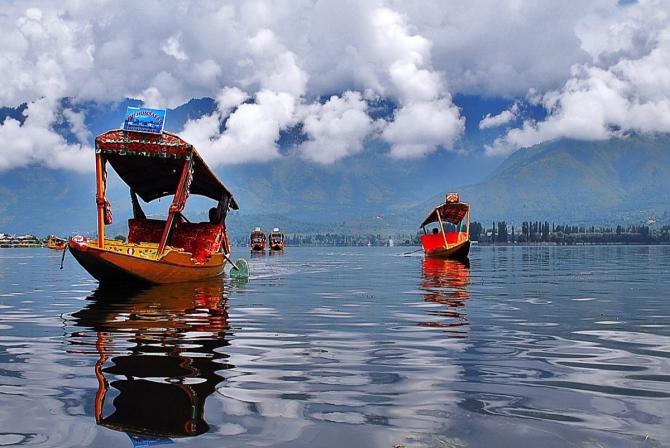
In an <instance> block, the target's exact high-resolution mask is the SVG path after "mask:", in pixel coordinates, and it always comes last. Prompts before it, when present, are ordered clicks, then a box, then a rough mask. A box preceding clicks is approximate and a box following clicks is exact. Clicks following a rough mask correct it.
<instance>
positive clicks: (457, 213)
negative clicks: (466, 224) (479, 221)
mask: <svg viewBox="0 0 670 448" xmlns="http://www.w3.org/2000/svg"><path fill="white" fill-rule="evenodd" d="M469 208H470V206H469V205H468V204H466V203H465V202H445V203H444V204H442V205H438V206H437V207H435V208H434V209H433V211H432V212H430V213H429V214H428V216H427V217H426V219H424V220H423V222H422V223H421V225H420V226H419V227H424V226H426V225H428V224H430V223H432V222H437V221H439V219H438V218H437V214H438V213H439V214H440V218H441V219H442V221H446V222H450V223H452V224H454V225H455V224H458V223H459V222H461V221H463V218H465V215H467V213H468V209H469Z"/></svg>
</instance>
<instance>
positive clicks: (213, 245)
mask: <svg viewBox="0 0 670 448" xmlns="http://www.w3.org/2000/svg"><path fill="white" fill-rule="evenodd" d="M95 151H96V154H95V161H96V183H97V194H96V203H97V208H98V236H97V238H96V239H95V240H87V239H85V238H83V237H74V238H72V239H71V240H70V243H69V249H70V252H72V255H73V256H74V258H75V259H76V260H77V261H78V262H79V263H80V264H81V265H82V266H83V267H84V269H86V270H87V271H88V272H89V274H91V275H92V276H93V277H95V278H96V279H98V280H99V281H100V282H114V283H119V282H122V283H123V282H140V283H150V284H156V283H176V282H185V281H192V280H202V279H205V278H212V277H217V276H219V275H221V274H222V273H223V271H224V265H225V263H226V260H230V257H229V254H230V243H229V240H228V234H227V232H226V215H227V213H228V210H229V209H234V210H237V208H238V205H237V202H235V199H234V198H233V196H232V194H231V193H230V191H229V190H228V189H227V188H226V187H225V186H224V185H223V184H222V183H221V181H220V180H219V178H218V177H217V176H216V174H215V173H214V172H213V171H212V170H211V169H210V168H209V167H208V166H207V164H206V163H205V161H204V160H203V158H202V157H201V156H200V154H198V152H197V151H196V149H195V148H194V147H193V145H191V144H189V143H187V142H185V141H184V140H182V139H181V138H179V137H178V136H176V135H174V134H171V133H169V132H163V133H161V134H158V135H153V134H142V133H139V132H131V131H124V130H120V129H119V130H113V131H108V132H105V133H103V134H101V135H99V136H98V137H97V138H96V139H95ZM107 163H109V165H111V167H112V168H113V169H114V171H116V173H117V174H118V176H119V177H120V178H121V180H123V181H124V182H125V183H126V184H127V185H128V186H129V187H130V192H131V200H132V205H133V218H132V219H129V220H128V228H129V233H128V240H127V241H126V242H124V241H116V240H112V239H106V238H105V225H107V224H111V222H112V213H111V206H110V204H109V202H108V201H107V198H106V197H105V190H106V187H107V169H106V165H107ZM190 194H192V195H200V196H205V197H207V198H209V199H212V200H214V201H216V204H217V205H216V206H215V207H212V208H211V209H210V210H209V221H208V222H198V223H195V222H190V221H188V219H186V217H185V216H184V215H183V211H184V207H185V206H186V201H187V200H188V197H189V195H190ZM138 196H139V197H140V198H142V199H143V200H144V201H146V202H151V201H153V200H155V199H159V198H162V197H165V196H173V198H172V203H171V204H170V206H169V208H168V210H167V212H168V215H167V219H165V220H158V219H147V217H146V216H145V214H144V211H143V210H142V208H141V207H140V203H139V201H138V199H137V197H138Z"/></svg>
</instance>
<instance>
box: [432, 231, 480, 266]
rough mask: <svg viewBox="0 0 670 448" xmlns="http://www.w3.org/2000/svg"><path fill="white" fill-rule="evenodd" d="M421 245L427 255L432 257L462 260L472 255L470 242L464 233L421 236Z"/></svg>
mask: <svg viewBox="0 0 670 448" xmlns="http://www.w3.org/2000/svg"><path fill="white" fill-rule="evenodd" d="M445 240H446V244H445ZM421 245H422V246H423V250H424V252H425V253H426V255H429V256H431V257H441V258H459V259H462V258H467V256H468V254H469V253H470V240H469V239H467V235H466V234H465V233H463V232H460V233H459V232H450V233H446V234H444V235H442V234H441V233H438V234H429V235H421Z"/></svg>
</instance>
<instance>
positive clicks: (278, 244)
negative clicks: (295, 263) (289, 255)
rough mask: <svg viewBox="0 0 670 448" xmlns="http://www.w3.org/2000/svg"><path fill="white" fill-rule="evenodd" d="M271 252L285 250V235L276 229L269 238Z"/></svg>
mask: <svg viewBox="0 0 670 448" xmlns="http://www.w3.org/2000/svg"><path fill="white" fill-rule="evenodd" d="M268 240H269V243H270V250H284V233H283V232H282V231H281V230H279V227H275V228H274V229H272V232H270V236H269V237H268Z"/></svg>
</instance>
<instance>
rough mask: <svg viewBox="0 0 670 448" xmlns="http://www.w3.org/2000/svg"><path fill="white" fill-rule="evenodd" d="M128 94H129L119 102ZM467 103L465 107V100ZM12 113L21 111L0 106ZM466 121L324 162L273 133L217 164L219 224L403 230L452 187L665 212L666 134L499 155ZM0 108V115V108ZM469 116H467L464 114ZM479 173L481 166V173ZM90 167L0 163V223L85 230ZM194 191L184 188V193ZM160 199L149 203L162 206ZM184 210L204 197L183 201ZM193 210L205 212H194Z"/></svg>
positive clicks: (515, 200) (521, 212) (512, 215)
mask: <svg viewBox="0 0 670 448" xmlns="http://www.w3.org/2000/svg"><path fill="white" fill-rule="evenodd" d="M127 103H128V104H136V102H132V101H128V102H127ZM125 106H126V104H125V103H124V104H119V105H117V106H116V109H114V110H109V109H93V110H91V111H89V112H88V113H87V116H88V117H90V119H91V120H93V122H92V123H91V124H90V125H89V129H90V130H91V133H92V134H97V133H99V132H102V131H104V130H106V129H109V128H110V127H114V125H115V124H117V125H118V123H115V122H114V120H116V119H117V118H118V117H119V116H121V115H122V111H124V110H125ZM214 107H215V103H214V101H213V100H211V99H206V98H205V99H199V100H192V101H191V102H189V103H188V104H187V105H185V106H182V107H180V108H177V109H175V110H170V111H168V115H167V116H168V119H167V122H166V123H167V124H168V125H169V126H168V128H169V129H172V130H179V129H181V127H182V126H183V124H184V123H185V122H186V120H187V119H189V118H192V117H197V116H200V115H201V114H203V113H207V112H208V111H210V110H211V109H213V108H214ZM465 112H467V110H466V111H465ZM2 113H3V114H5V116H14V115H17V114H19V113H20V110H18V109H17V110H4V111H2ZM470 114H471V115H472V117H471V118H472V119H470V118H469V119H468V120H469V122H470V127H469V128H468V130H467V131H466V134H467V133H469V135H470V136H469V137H465V138H464V140H463V142H462V144H463V145H465V146H467V145H471V147H470V148H467V147H464V148H463V152H462V153H454V152H447V151H442V150H441V151H437V152H436V153H434V154H431V155H429V156H427V157H425V158H422V159H416V160H395V159H392V158H390V157H389V156H388V147H387V146H385V145H384V144H382V143H379V142H377V141H369V142H367V143H366V147H365V149H364V150H363V151H362V152H360V153H359V154H356V155H353V156H350V157H348V158H346V159H343V160H340V161H338V162H337V163H335V164H332V165H318V164H314V163H311V162H306V161H304V160H303V159H302V158H300V157H299V155H298V154H297V152H296V150H295V143H296V141H295V140H294V139H292V136H283V137H282V139H280V142H283V143H282V145H283V146H282V147H281V152H282V154H283V157H281V158H279V159H276V160H273V161H268V162H265V163H250V164H244V165H226V166H223V167H218V168H216V171H217V173H218V174H219V176H220V178H221V179H222V180H223V181H224V182H225V183H226V184H227V185H228V186H229V187H230V189H231V190H232V191H233V192H234V194H235V195H236V197H237V199H238V202H239V203H240V205H241V207H240V212H239V214H234V215H231V219H230V226H229V227H230V230H231V233H234V234H235V235H244V234H246V233H247V232H248V230H249V229H248V228H247V227H249V226H251V225H255V224H256V223H257V224H258V225H263V226H264V227H269V226H274V225H280V226H282V227H284V230H285V231H286V232H289V233H293V232H295V233H314V232H337V233H356V234H361V233H367V232H369V233H373V234H374V233H384V234H393V233H396V232H402V233H408V232H414V231H415V230H416V226H417V224H418V223H419V222H420V220H421V219H422V218H423V217H424V216H425V214H426V213H428V211H429V210H430V209H431V208H432V207H433V206H434V205H435V204H436V203H438V202H440V201H442V200H443V199H444V193H446V192H448V191H458V192H459V193H460V194H461V197H462V199H463V200H465V201H467V202H470V203H471V205H472V215H473V216H472V217H473V219H474V220H479V221H483V222H485V223H488V222H490V221H492V220H506V221H513V222H514V221H517V222H518V221H521V220H538V219H542V220H544V219H549V220H555V221H562V222H565V221H570V222H580V223H593V224H605V223H625V222H634V223H640V222H643V221H645V220H646V219H647V218H648V217H650V216H655V217H658V218H661V219H663V217H664V216H667V213H668V211H670V136H668V135H661V136H631V137H628V138H625V139H612V140H608V141H600V142H584V141H574V140H558V141H554V142H549V143H545V144H541V145H537V146H534V147H532V148H529V149H523V150H519V151H517V152H515V153H514V154H512V155H511V156H509V157H508V158H507V159H506V160H504V161H503V162H502V163H500V161H499V159H495V158H488V157H485V156H483V155H482V154H481V152H477V151H476V150H474V149H473V147H476V146H477V145H481V144H482V142H483V141H484V140H482V138H483V137H482V135H481V134H478V133H476V132H475V131H474V130H473V129H472V121H473V120H474V119H475V116H476V115H477V114H476V113H473V112H470ZM0 118H1V117H0ZM475 126H476V121H475ZM487 173H490V174H487ZM114 178H115V176H114V175H113V174H111V172H110V185H109V188H108V196H109V198H110V201H111V203H112V207H113V212H114V224H113V225H112V227H111V228H110V233H114V234H116V233H117V232H118V233H123V232H125V226H126V219H127V218H128V217H129V215H130V213H131V207H130V201H129V197H128V189H127V187H126V186H125V185H123V184H122V183H120V182H119V181H118V179H117V180H115V179H114ZM94 197H95V181H94V178H93V175H92V174H91V173H89V174H84V175H82V174H77V173H73V172H68V171H54V170H49V169H46V168H43V167H27V168H20V169H14V170H11V171H6V172H0V232H10V233H25V232H30V233H36V234H38V235H46V234H50V233H56V234H70V233H75V232H94V231H95V200H94ZM194 199H195V198H194ZM166 201H167V200H166V199H163V200H162V201H161V202H160V203H158V204H152V206H150V207H149V208H150V209H152V210H151V211H152V212H153V213H158V214H160V213H165V210H166V209H167V203H166ZM191 202H192V203H193V207H191V210H194V211H196V213H197V212H198V211H200V212H202V210H207V207H209V205H206V204H204V203H201V202H198V200H197V199H196V200H195V201H191ZM203 216H204V215H203Z"/></svg>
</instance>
